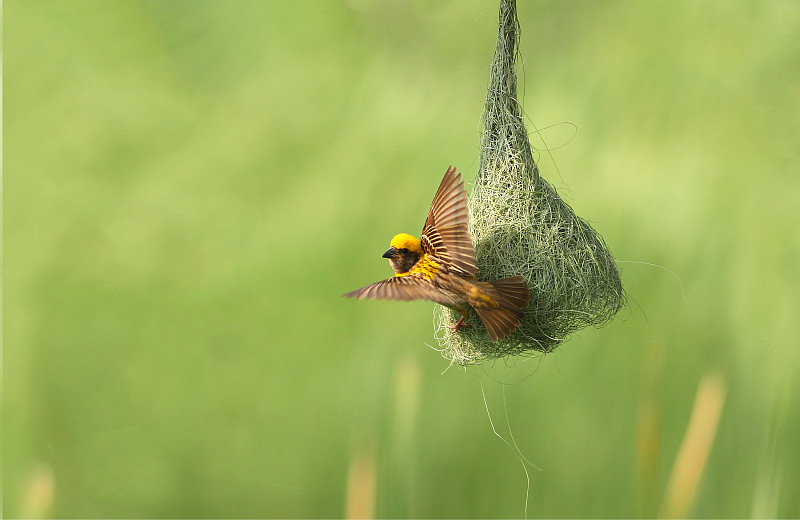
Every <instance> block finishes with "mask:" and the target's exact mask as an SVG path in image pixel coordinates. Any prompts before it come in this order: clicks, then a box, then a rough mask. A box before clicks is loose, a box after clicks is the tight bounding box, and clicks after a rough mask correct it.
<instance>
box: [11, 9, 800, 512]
mask: <svg viewBox="0 0 800 520" xmlns="http://www.w3.org/2000/svg"><path fill="white" fill-rule="evenodd" d="M4 15H5V16H4V21H5V24H4V29H5V34H4V43H5V45H4V49H5V57H4V58H5V67H4V72H5V74H4V77H5V86H4V87H5V103H4V109H5V112H4V122H5V135H4V149H5V156H4V166H5V185H4V189H5V197H4V221H5V229H4V231H5V233H4V239H5V240H4V242H5V251H4V252H5V255H4V267H5V271H4V289H5V318H6V319H5V330H4V340H5V341H4V353H3V354H4V356H3V400H4V404H3V515H4V516H5V517H15V516H52V517H220V518H222V517H226V518H228V517H237V518H247V517H341V516H345V515H351V516H360V515H377V516H383V517H407V516H411V517H493V518H494V517H519V516H522V515H523V514H524V508H525V494H526V478H525V473H524V471H523V467H522V465H521V464H520V461H519V460H518V458H517V456H516V455H515V453H514V451H513V450H511V449H509V447H508V446H507V445H506V444H504V443H503V441H501V440H500V439H498V438H497V437H495V436H494V434H493V433H492V427H491V425H490V422H489V418H488V417H487V409H486V407H485V405H484V399H483V397H482V393H481V388H483V389H484V391H485V396H486V402H487V404H488V409H489V411H490V412H491V414H492V419H493V420H494V423H495V426H496V428H497V430H498V433H500V434H502V435H503V436H504V437H506V438H507V439H509V440H511V439H510V435H509V433H508V426H509V425H510V426H511V429H512V431H513V434H514V439H515V440H516V443H517V444H518V445H519V447H520V449H521V450H522V453H524V455H525V456H526V457H527V458H528V459H530V460H531V462H532V463H533V464H535V465H536V466H537V467H538V468H540V469H541V471H539V470H537V469H535V468H533V467H532V466H529V471H530V476H531V485H530V499H529V505H528V515H529V516H531V517H630V516H654V515H658V514H660V513H661V514H664V511H665V509H664V507H665V506H664V504H665V502H666V501H667V498H666V497H667V495H668V494H669V493H668V491H667V490H668V487H669V484H668V482H669V479H670V474H671V472H672V470H673V466H674V464H675V461H676V457H677V456H678V452H679V449H680V446H681V443H682V442H683V440H684V437H685V434H686V432H687V426H688V424H689V419H690V416H691V413H692V409H693V406H694V403H695V398H696V395H697V391H698V387H699V385H700V384H701V381H702V380H703V378H704V377H707V376H709V375H711V376H712V377H717V378H718V379H716V380H717V381H722V382H723V383H722V385H721V387H722V388H727V392H726V393H725V400H724V404H723V407H722V413H721V418H720V421H719V426H718V430H717V433H716V436H715V437H714V438H713V442H712V443H711V445H710V453H709V455H708V462H707V467H706V468H705V472H704V474H703V475H702V478H701V479H700V480H699V483H698V484H697V486H694V488H693V489H692V490H691V493H690V496H691V504H690V505H689V506H688V509H687V510H686V514H688V515H691V516H700V517H749V516H755V517H769V516H783V517H787V516H788V517H792V516H794V517H797V516H800V494H798V493H797V490H798V489H800V443H798V442H797V438H798V432H800V412H798V403H797V398H798V395H800V393H799V392H800V386H799V385H798V380H797V377H796V374H797V373H798V369H800V351H799V350H798V345H800V334H798V327H797V322H798V311H800V305H798V296H797V289H798V287H800V232H799V231H798V213H799V212H798V201H800V175H798V173H799V172H798V164H800V144H799V141H798V136H800V118H799V117H798V114H800V88H799V87H798V85H800V51H798V39H800V4H798V2H795V1H793V0H783V1H779V0H767V1H761V0H758V1H756V0H753V1H742V2H733V1H725V0H718V1H715V2H693V1H689V0H681V1H655V2H649V1H616V2H614V1H612V2H593V1H588V0H580V1H570V2H563V1H555V0H553V1H536V2H528V1H524V2H521V3H520V5H519V18H520V22H521V26H522V43H521V55H522V56H523V57H524V58H525V64H524V72H523V75H522V76H521V80H520V81H521V83H523V82H524V92H523V94H524V99H523V100H524V108H525V111H526V113H527V115H528V117H529V118H530V121H529V123H530V125H531V126H530V129H531V130H532V131H533V130H534V127H533V126H532V125H533V124H535V125H536V127H537V128H546V127H550V128H546V129H545V130H543V131H542V132H541V134H535V135H534V136H533V142H534V146H536V148H537V149H538V152H537V153H538V155H539V157H540V166H541V169H542V172H543V175H544V176H545V177H547V178H548V179H549V180H550V181H551V182H553V183H554V184H555V185H556V186H557V187H558V188H559V190H560V191H561V193H562V194H564V196H565V197H566V198H567V199H568V200H569V201H570V202H571V204H572V205H573V207H574V208H575V209H576V211H577V212H578V214H579V215H581V216H583V217H584V218H586V219H587V220H589V221H590V222H591V223H592V224H593V225H594V226H595V228H596V229H597V230H598V231H600V232H601V233H602V234H603V235H604V237H605V239H606V241H607V243H608V245H609V247H610V248H611V250H612V251H613V252H614V253H615V256H616V257H617V258H618V259H619V260H620V261H621V262H623V263H621V264H620V265H621V268H622V272H623V281H624V284H625V287H626V289H627V291H628V293H629V295H630V297H631V303H630V305H629V307H628V308H627V309H625V310H623V311H622V312H621V313H620V315H619V316H618V317H617V319H616V320H615V321H614V322H612V323H611V324H610V325H608V326H606V327H605V328H603V329H599V330H584V331H581V332H579V333H577V334H575V335H574V336H573V337H572V338H571V339H570V341H569V342H567V343H565V344H564V345H563V346H562V347H561V348H560V349H559V350H558V351H557V352H555V353H553V354H551V355H547V356H544V357H534V358H528V359H524V358H523V359H515V360H508V361H506V362H503V361H500V362H497V363H494V364H484V365H482V366H481V367H472V368H469V369H468V370H466V371H465V370H463V369H461V368H459V367H453V368H450V369H449V370H447V371H445V369H447V368H448V364H447V362H446V361H445V360H444V359H443V358H441V357H440V355H439V354H438V353H437V352H436V351H435V350H432V349H431V348H428V346H426V344H427V345H431V346H435V345H436V343H435V341H434V339H433V337H432V329H433V327H432V312H431V311H432V307H433V305H432V304H430V303H427V302H414V303H396V302H356V301H350V300H345V299H343V298H341V294H342V293H344V292H345V291H348V290H352V289H355V288H357V287H360V286H361V285H364V284H366V283H369V282H372V281H375V280H377V279H380V278H382V277H385V276H388V275H389V274H390V270H389V267H388V266H387V265H386V262H385V260H382V259H381V258H380V254H381V253H382V252H383V251H384V249H385V248H386V247H387V244H388V241H389V239H390V238H391V236H392V235H394V234H395V233H397V232H400V231H407V232H411V233H415V232H417V231H418V230H419V229H420V227H421V225H422V222H423V219H424V215H425V212H426V211H427V208H428V205H429V204H430V200H431V198H432V196H433V193H434V191H435V189H436V186H437V185H438V182H439V180H440V179H441V176H442V174H443V172H444V170H445V169H446V168H447V166H448V165H449V164H454V165H457V166H458V167H459V168H460V170H461V171H462V172H464V174H465V177H466V180H467V183H468V189H469V187H470V186H469V185H470V183H471V182H472V180H473V179H474V177H475V173H476V168H477V157H478V139H479V129H480V126H479V117H480V114H481V111H482V102H483V98H484V95H485V91H486V85H487V81H488V67H489V62H490V60H491V57H492V53H493V50H494V44H495V37H496V31H497V2H496V1H491V2H488V1H483V0H469V1H464V0H459V1H455V0H448V1H444V0H437V1H421V0H414V1H402V2H398V1H388V0H385V1H371V0H347V1H324V0H319V1H310V2H290V1H278V0H276V1H256V0H252V1H250V0H229V1H199V0H180V1H177V0H164V1H155V0H152V1H144V0H142V1H133V0H125V1H118V2H103V1H99V0H97V1H70V2H45V1H18V0H17V1H8V2H5V9H4ZM564 121H567V122H569V123H571V124H572V125H574V126H575V127H577V134H575V135H574V138H573V133H574V129H573V127H572V126H571V125H568V124H567V125H557V124H558V123H561V122H564ZM551 125H556V126H551ZM536 135H541V136H543V137H544V141H545V143H546V146H549V147H550V148H553V149H554V150H553V151H552V152H551V153H548V152H547V150H546V149H545V144H542V141H541V140H539V139H536ZM636 262H642V263H636ZM646 263H651V264H658V265H659V266H663V267H664V268H666V269H668V270H669V271H671V272H672V273H674V274H675V276H673V275H672V274H670V273H669V272H667V271H666V270H664V269H661V268H659V267H653V266H650V265H647V264H646ZM684 294H685V297H684ZM501 382H502V383H510V384H501ZM700 466H702V464H700ZM690 487H691V486H690ZM666 511H668V510H666Z"/></svg>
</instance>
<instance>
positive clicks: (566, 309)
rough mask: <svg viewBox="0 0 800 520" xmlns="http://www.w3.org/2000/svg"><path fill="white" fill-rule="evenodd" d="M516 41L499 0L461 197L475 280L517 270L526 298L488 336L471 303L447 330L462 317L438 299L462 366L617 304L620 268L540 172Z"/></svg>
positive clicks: (597, 316)
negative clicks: (464, 324) (465, 199)
mask: <svg viewBox="0 0 800 520" xmlns="http://www.w3.org/2000/svg"><path fill="white" fill-rule="evenodd" d="M518 43H519V22H518V20H517V13H516V3H515V1H514V0H501V2H500V30H499V34H498V38H497V49H496V50H495V55H494V58H493V60H492V69H491V77H490V80H489V91H488V94H487V96H486V105H485V110H484V113H483V122H484V131H483V136H482V139H481V157H480V166H479V168H478V175H477V178H476V180H475V187H474V188H473V190H472V195H471V197H470V199H469V211H470V234H471V235H472V240H473V243H474V244H475V256H476V260H477V262H478V268H479V270H480V271H479V273H478V279H479V280H482V281H490V280H496V279H499V278H505V277H508V276H515V275H520V274H521V275H523V276H524V277H525V280H526V282H527V283H528V285H529V287H530V290H531V300H530V305H529V306H528V308H527V309H526V310H525V317H524V319H523V321H522V324H521V325H520V327H519V328H518V329H517V330H516V331H515V332H514V333H512V334H511V335H510V336H508V337H507V338H505V339H503V340H501V341H499V342H496V343H494V342H492V341H491V339H490V338H489V334H488V332H487V331H486V328H485V327H483V326H481V325H480V323H481V321H480V319H479V318H478V315H477V314H476V313H475V311H474V310H472V309H471V308H470V309H469V312H470V314H469V316H468V321H469V322H470V323H471V324H472V325H473V326H472V327H469V328H463V329H460V330H459V331H458V333H456V334H451V333H450V330H449V329H448V328H447V325H450V324H451V322H452V321H453V320H454V319H458V318H459V317H460V316H459V315H458V313H456V312H455V311H451V310H450V309H448V308H446V307H441V306H437V307H436V310H435V311H434V322H435V324H436V337H437V339H438V341H439V346H440V347H441V352H442V355H443V356H444V357H445V358H446V359H448V360H450V361H451V362H452V363H458V364H460V365H469V364H475V363H480V362H481V361H483V360H487V359H496V358H500V357H504V356H510V355H518V354H523V353H530V352H532V351H538V352H550V351H551V350H553V349H554V348H555V347H556V346H558V344H559V343H561V342H562V341H564V340H565V339H566V338H567V337H568V336H569V334H571V333H572V332H575V331H577V330H579V329H581V328H583V327H586V326H588V325H593V326H595V327H599V326H601V325H603V324H605V323H606V322H608V321H609V320H611V318H612V317H613V316H614V315H615V314H616V313H617V311H619V309H620V308H621V307H622V306H623V304H624V296H623V291H622V283H621V281H620V276H619V270H618V269H617V265H616V263H615V262H614V258H613V257H612V256H611V253H610V252H609V251H608V248H607V247H606V245H605V243H604V242H603V239H602V237H600V235H599V234H597V232H596V231H595V230H594V229H592V227H591V226H590V225H589V224H587V223H586V221H584V220H583V219H581V218H580V217H578V216H577V215H576V214H575V213H574V211H573V210H572V208H570V206H569V205H568V204H567V203H566V202H564V201H563V200H562V199H561V197H559V195H558V193H557V192H556V190H555V188H553V187H552V186H551V185H550V184H548V182H547V181H545V180H544V179H543V178H542V177H541V176H540V175H539V170H538V168H537V166H536V162H535V161H534V159H533V154H532V153H531V145H530V142H529V141H528V133H527V131H526V129H525V124H524V122H523V119H522V110H521V108H520V104H519V102H518V100H517V97H516V96H517V75H516V71H515V63H516V59H517V53H518V51H517V48H518Z"/></svg>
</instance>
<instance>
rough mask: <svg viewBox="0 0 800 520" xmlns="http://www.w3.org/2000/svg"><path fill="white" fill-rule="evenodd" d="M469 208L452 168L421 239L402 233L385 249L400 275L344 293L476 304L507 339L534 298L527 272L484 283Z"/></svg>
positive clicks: (461, 306)
mask: <svg viewBox="0 0 800 520" xmlns="http://www.w3.org/2000/svg"><path fill="white" fill-rule="evenodd" d="M468 221H469V213H468V210H467V196H466V192H465V191H464V183H463V182H462V181H461V175H460V174H458V173H457V171H456V169H455V168H452V167H450V168H448V170H447V173H445V176H444V179H442V182H441V184H440V185H439V190H438V191H437V192H436V196H435V197H434V199H433V203H432V204H431V209H430V211H429V212H428V218H427V219H426V221H425V226H424V227H423V229H422V234H421V237H420V240H417V239H416V238H415V237H413V236H411V235H408V234H405V233H401V234H399V235H396V236H395V237H394V238H393V239H392V242H391V244H390V247H389V249H388V250H387V251H386V252H385V253H384V254H383V257H384V258H388V259H389V264H390V265H391V266H392V269H394V272H395V276H394V277H393V278H389V279H386V280H382V281H380V282H376V283H374V284H371V285H368V286H366V287H362V288H361V289H358V290H356V291H353V292H350V293H347V294H345V296H346V297H350V298H358V299H372V298H377V299H393V300H416V299H425V300H431V301H434V302H436V303H439V304H442V305H445V306H447V307H450V308H451V309H455V310H457V311H459V313H460V314H461V316H462V318H461V320H460V321H459V322H458V323H457V324H456V325H455V326H454V327H453V329H454V330H453V332H456V331H457V330H458V329H459V328H460V327H465V326H468V325H467V324H465V323H463V322H464V318H466V316H467V313H466V309H467V308H468V306H471V307H472V308H473V309H475V311H476V312H477V313H478V316H480V318H481V321H482V322H483V324H484V325H485V326H486V328H487V330H488V331H489V336H490V337H491V339H492V341H498V340H500V339H503V338H504V337H506V336H507V335H508V334H510V333H511V332H513V331H514V330H515V329H516V328H517V327H518V326H519V324H520V320H521V319H522V316H523V314H524V309H525V308H526V307H527V306H528V302H529V301H530V291H529V289H528V286H527V284H526V283H525V281H524V279H523V278H522V276H514V277H511V278H504V279H502V280H495V281H492V282H480V281H478V279H477V277H476V276H475V275H476V274H477V272H478V266H477V264H476V262H475V250H474V248H473V245H472V240H471V239H470V236H469V231H468V229H467V225H468Z"/></svg>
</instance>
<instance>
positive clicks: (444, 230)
mask: <svg viewBox="0 0 800 520" xmlns="http://www.w3.org/2000/svg"><path fill="white" fill-rule="evenodd" d="M468 223H469V211H468V210H467V192H466V191H464V182H463V181H462V180H461V174H460V173H458V171H457V170H456V168H453V167H452V166H451V167H449V168H448V169H447V173H445V174H444V178H443V179H442V183H441V184H440V185H439V189H438V190H437V191H436V195H435V196H434V197H433V202H432V203H431V209H430V210H429V211H428V218H427V219H426V220H425V226H423V228H422V236H421V238H420V241H421V242H422V249H423V251H425V253H427V254H429V255H431V256H433V257H436V259H438V260H441V261H442V262H444V263H445V264H446V265H447V266H448V267H450V268H451V269H453V270H455V271H456V272H459V273H460V274H463V275H474V274H475V273H477V272H478V265H477V263H476V262H475V248H474V247H473V245H472V239H471V238H470V236H469V229H468V227H467V226H468Z"/></svg>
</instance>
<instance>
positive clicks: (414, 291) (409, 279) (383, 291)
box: [344, 276, 456, 305]
mask: <svg viewBox="0 0 800 520" xmlns="http://www.w3.org/2000/svg"><path fill="white" fill-rule="evenodd" d="M344 297H345V298H356V299H358V300H373V299H377V300H432V301H435V302H438V303H441V304H442V305H453V304H455V303H456V300H455V299H454V298H452V297H449V296H448V295H446V294H445V293H443V292H442V291H439V290H437V289H436V288H435V287H433V286H432V285H431V284H430V283H429V282H427V281H425V280H423V279H421V278H418V277H416V276H395V277H392V278H388V279H386V280H381V281H380V282H375V283H373V284H370V285H367V286H366V287H362V288H361V289H356V290H355V291H352V292H349V293H347V294H345V295H344Z"/></svg>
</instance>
